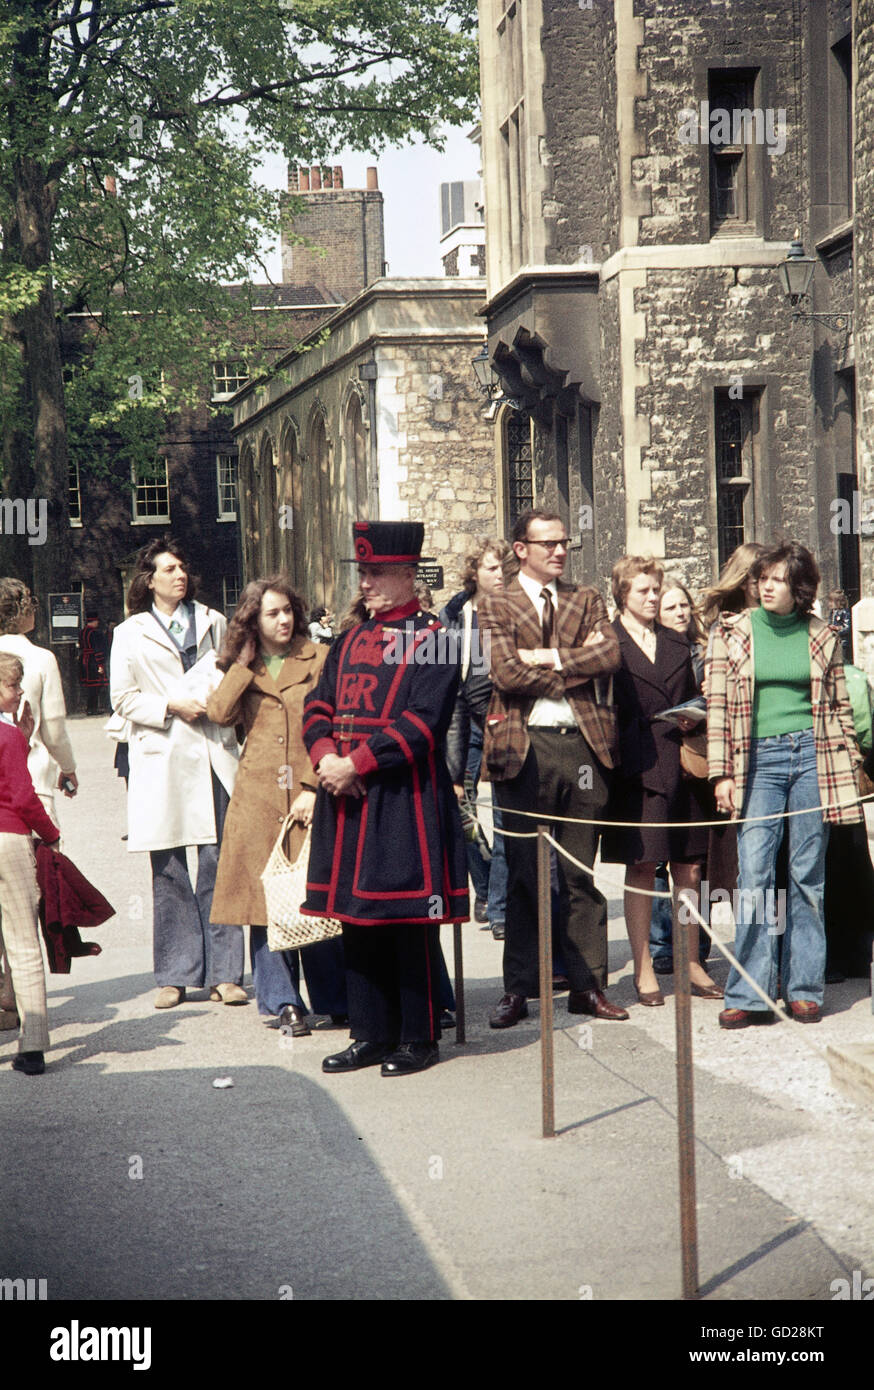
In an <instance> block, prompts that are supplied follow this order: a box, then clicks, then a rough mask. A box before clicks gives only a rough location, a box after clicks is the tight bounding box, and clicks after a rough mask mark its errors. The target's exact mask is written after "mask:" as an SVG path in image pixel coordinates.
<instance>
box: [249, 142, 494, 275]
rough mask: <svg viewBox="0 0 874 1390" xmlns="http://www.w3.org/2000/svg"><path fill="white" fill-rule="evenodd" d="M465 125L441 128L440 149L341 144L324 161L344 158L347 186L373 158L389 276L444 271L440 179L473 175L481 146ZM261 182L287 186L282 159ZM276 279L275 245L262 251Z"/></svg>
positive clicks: (360, 178) (359, 183) (358, 181)
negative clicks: (360, 149) (374, 149)
mask: <svg viewBox="0 0 874 1390" xmlns="http://www.w3.org/2000/svg"><path fill="white" fill-rule="evenodd" d="M470 129H471V126H470V125H467V126H465V127H464V128H463V129H460V130H459V129H445V131H444V133H445V137H446V148H445V150H444V151H443V152H442V153H441V152H440V151H439V150H435V149H434V148H433V147H432V146H430V145H425V144H416V145H409V146H405V147H404V148H402V149H388V150H384V151H383V153H382V154H381V155H379V156H378V157H374V156H372V155H364V154H359V153H357V152H350V151H348V150H343V151H341V152H340V153H339V154H337V155H332V157H331V158H330V159H329V160H325V161H324V162H325V163H326V164H331V165H334V164H342V166H343V180H344V183H345V185H346V187H347V188H364V187H365V183H366V179H365V171H366V169H367V167H368V165H371V164H375V165H376V167H377V169H378V171H379V186H380V188H381V190H382V194H383V197H384V199H385V258H386V260H387V261H388V273H389V275H392V276H410V275H442V274H443V267H442V265H441V264H440V254H439V242H440V184H441V183H452V182H455V181H456V180H459V179H475V178H477V177H478V171H479V147H478V146H477V145H474V144H473V143H472V142H471V141H470V140H469V139H468V138H467V134H466V132H467V131H468V130H470ZM263 177H264V181H265V183H266V184H267V185H268V186H269V187H271V188H285V187H286V173H285V163H284V161H283V160H282V159H280V158H279V157H276V158H274V159H270V160H268V161H267V162H266V163H265V164H264V166H263ZM265 259H266V261H267V265H268V268H269V270H270V274H271V276H272V278H273V279H274V280H279V279H280V278H281V270H280V261H279V248H278V247H277V248H276V249H275V251H274V252H273V253H272V254H271V255H269V256H267V257H265Z"/></svg>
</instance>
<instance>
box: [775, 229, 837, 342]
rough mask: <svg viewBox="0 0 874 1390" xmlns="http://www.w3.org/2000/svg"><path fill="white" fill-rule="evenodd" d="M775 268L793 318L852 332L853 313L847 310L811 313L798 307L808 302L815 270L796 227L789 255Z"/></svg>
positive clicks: (813, 260) (813, 259)
mask: <svg viewBox="0 0 874 1390" xmlns="http://www.w3.org/2000/svg"><path fill="white" fill-rule="evenodd" d="M777 269H778V270H779V273H780V284H781V285H782V286H783V293H784V294H785V296H786V298H787V299H788V300H789V303H790V305H791V306H792V318H793V319H815V320H816V321H817V323H825V324H828V326H829V327H830V328H836V329H838V331H839V332H843V331H844V330H845V329H846V330H848V331H850V332H852V328H853V315H852V314H851V313H849V312H848V313H845V314H813V313H809V312H808V311H807V310H806V309H801V308H799V307H798V306H799V304H806V305H809V304H810V287H811V285H812V284H813V274H814V271H815V270H816V257H815V256H805V254H804V247H803V245H802V243H801V233H800V231H798V229H796V232H795V239H794V241H793V242H792V244H791V246H790V247H789V255H788V256H787V257H786V259H785V261H781V262H780V265H779V266H778V267H777Z"/></svg>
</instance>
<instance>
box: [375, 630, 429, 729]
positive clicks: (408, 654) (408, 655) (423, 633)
mask: <svg viewBox="0 0 874 1390" xmlns="http://www.w3.org/2000/svg"><path fill="white" fill-rule="evenodd" d="M430 631H431V629H430V628H428V627H423V628H420V630H419V631H418V632H417V633H416V636H415V637H414V638H413V640H412V642H410V643H409V645H408V644H407V643H406V642H404V643H403V652H404V659H403V661H401V662H399V663H398V669H397V671H396V672H395V674H394V676H393V677H392V683H391V685H390V686H389V688H388V694H387V695H386V697H385V703H384V704H383V707H382V712H383V715H387V714H388V711H389V710H391V708H392V705H393V704H394V702H395V699H396V698H397V693H398V686H399V685H400V683H401V681H402V680H403V678H404V676H405V675H406V674H407V668H408V667H409V666H413V665H415V662H414V661H413V660H412V656H413V653H414V651H415V650H416V648H417V647H418V646H419V644H420V643H421V642H424V640H425V638H426V637H427V636H428V635H429V633H430ZM395 717H396V718H399V717H400V716H395ZM391 722H393V721H391Z"/></svg>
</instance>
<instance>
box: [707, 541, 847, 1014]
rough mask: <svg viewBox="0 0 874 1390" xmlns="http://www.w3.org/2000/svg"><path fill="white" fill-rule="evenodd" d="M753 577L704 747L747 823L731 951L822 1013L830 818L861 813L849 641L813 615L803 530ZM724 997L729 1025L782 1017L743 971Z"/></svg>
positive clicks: (726, 627) (714, 694)
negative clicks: (846, 654)
mask: <svg viewBox="0 0 874 1390" xmlns="http://www.w3.org/2000/svg"><path fill="white" fill-rule="evenodd" d="M751 574H752V577H753V578H754V579H755V580H757V582H758V588H759V599H760V601H761V607H760V608H757V609H752V610H747V611H745V612H743V613H741V614H739V615H737V617H733V618H729V617H727V616H726V617H724V618H723V619H722V620H721V622H720V624H719V625H718V627H717V628H716V629H715V631H714V637H713V648H712V653H711V656H712V660H711V666H710V671H709V682H708V691H707V724H708V730H707V733H708V748H707V753H708V762H709V772H710V780H711V781H712V782H713V783H714V784H715V786H714V792H715V795H716V805H717V809H718V810H719V811H724V812H726V813H728V814H730V815H732V816H733V817H739V818H740V822H741V824H740V828H739V831H738V895H737V899H736V903H735V920H736V924H737V927H736V935H735V948H734V949H735V954H736V956H737V959H738V960H739V962H740V963H741V965H742V966H744V968H745V969H746V970H747V971H748V973H749V974H750V975H751V976H752V977H753V979H755V980H756V982H757V984H758V985H759V986H760V988H762V989H763V990H764V991H765V993H766V994H767V995H768V997H769V998H771V999H773V998H774V997H775V994H776V990H777V978H778V973H779V974H780V975H781V976H782V983H783V992H784V995H785V998H786V1002H787V1004H788V1006H789V1010H790V1012H791V1013H792V1015H793V1017H794V1018H796V1019H797V1020H798V1022H799V1023H818V1022H819V1019H820V1016H821V1007H822V999H823V990H824V977H825V954H826V950H825V927H824V918H823V890H824V879H825V850H826V838H827V823H832V824H848V823H850V822H853V821H858V820H860V819H861V810H860V807H859V805H858V787H857V780H856V768H857V767H858V764H859V761H860V756H861V755H860V754H859V750H858V746H857V744H856V739H855V730H854V725H853V714H852V709H851V707H850V702H849V700H848V698H847V688H846V683H845V680H844V667H843V657H842V653H841V646H840V641H839V639H838V637H837V636H836V634H835V632H834V631H833V629H832V628H830V627H829V626H828V624H827V623H824V622H823V621H822V619H821V618H817V617H816V616H815V615H814V614H813V612H812V609H813V602H814V599H815V597H816V590H817V587H818V585H819V570H818V568H817V565H816V561H815V560H814V558H813V556H812V555H811V553H810V551H809V550H807V549H806V548H805V547H804V546H803V545H800V544H798V542H797V541H788V542H785V543H783V544H780V545H774V546H771V547H769V548H768V549H766V550H764V551H763V553H762V554H761V555H760V556H759V558H758V560H756V562H755V563H754V565H753V567H752V570H751ZM807 810H809V814H808V815H805V814H792V813H794V812H804V811H807ZM786 812H789V813H790V814H789V815H788V817H787V820H786V833H787V836H788V842H789V891H788V895H787V896H788V902H787V903H785V904H784V903H781V901H780V895H778V894H777V893H776V891H775V883H774V866H775V861H776V856H777V849H778V847H779V844H780V840H781V838H782V834H783V820H782V816H783V815H784V813H786ZM769 818H770V819H769ZM781 939H782V953H781V952H780V951H779V949H778V942H779V941H780V940H781ZM725 1003H726V1008H725V1009H724V1010H723V1012H722V1013H721V1014H720V1016H719V1022H720V1024H721V1026H722V1027H723V1028H746V1027H748V1026H749V1025H750V1024H752V1023H770V1022H773V1020H774V1019H775V1017H776V1015H775V1014H773V1013H772V1012H771V1011H770V1009H768V1007H767V1005H766V1004H765V1002H764V1000H763V999H762V998H761V997H760V996H759V995H758V994H757V993H756V991H755V990H754V989H753V988H752V987H751V986H750V984H749V983H748V982H747V981H746V980H744V978H743V977H742V976H741V975H740V974H739V972H738V971H737V970H735V969H734V968H732V970H731V972H730V974H729V977H728V983H727V984H726V987H725Z"/></svg>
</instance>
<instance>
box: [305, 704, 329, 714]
mask: <svg viewBox="0 0 874 1390" xmlns="http://www.w3.org/2000/svg"><path fill="white" fill-rule="evenodd" d="M307 708H308V709H323V710H327V712H328V714H331V715H332V714H333V713H334V706H333V705H329V704H328V702H327V700H307Z"/></svg>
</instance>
